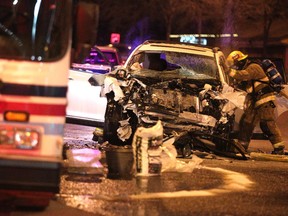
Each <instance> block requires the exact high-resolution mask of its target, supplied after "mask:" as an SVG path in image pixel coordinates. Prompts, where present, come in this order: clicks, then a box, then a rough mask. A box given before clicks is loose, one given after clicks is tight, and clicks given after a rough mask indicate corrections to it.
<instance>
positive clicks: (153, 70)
mask: <svg viewBox="0 0 288 216" xmlns="http://www.w3.org/2000/svg"><path fill="white" fill-rule="evenodd" d="M129 68H130V69H131V70H132V73H133V74H135V75H138V76H145V77H161V78H166V77H167V78H185V79H199V80H200V79H218V75H217V74H218V69H217V65H216V62H215V59H214V58H212V57H207V56H203V55H193V54H188V53H177V52H161V53H151V52H141V53H138V54H136V55H134V56H133V59H132V60H131V62H130V63H129Z"/></svg>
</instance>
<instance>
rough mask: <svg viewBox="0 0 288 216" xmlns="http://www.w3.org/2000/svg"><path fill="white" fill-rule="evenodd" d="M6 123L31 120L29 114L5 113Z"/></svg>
mask: <svg viewBox="0 0 288 216" xmlns="http://www.w3.org/2000/svg"><path fill="white" fill-rule="evenodd" d="M4 119H5V121H17V122H27V121H28V120H29V114H28V113H26V112H22V111H20V112H19V111H6V112H5V113H4Z"/></svg>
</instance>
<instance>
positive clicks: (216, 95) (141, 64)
mask: <svg viewBox="0 0 288 216" xmlns="http://www.w3.org/2000/svg"><path fill="white" fill-rule="evenodd" d="M225 70H227V67H226V64H225V56H224V55H223V53H222V52H221V51H220V49H219V48H207V47H203V46H196V45H191V44H183V43H181V44H180V43H167V42H162V41H146V42H144V43H143V44H141V45H140V46H138V47H137V48H136V49H135V50H134V51H133V52H132V53H131V55H130V56H129V58H128V59H127V61H126V63H125V65H124V66H123V67H121V68H118V69H117V70H115V71H113V72H111V73H109V74H108V75H106V77H105V80H104V82H103V83H102V85H103V92H102V93H103V95H105V96H106V97H107V108H106V113H105V122H104V134H103V139H104V141H108V142H109V143H111V144H113V145H131V144H132V140H133V134H134V133H135V130H136V129H137V127H139V126H144V127H149V126H152V125H154V124H156V122H157V121H158V120H161V122H162V125H163V128H164V140H165V139H166V138H167V139H168V138H171V137H173V139H174V145H175V146H176V149H177V151H178V154H179V155H180V156H183V157H188V156H189V155H190V154H191V150H193V149H198V148H200V149H204V150H209V151H214V152H216V153H217V152H218V153H225V154H226V153H227V152H229V149H231V146H233V147H234V149H235V148H236V149H237V150H238V152H240V153H243V154H242V156H243V157H245V156H244V151H243V152H242V150H243V149H241V147H239V146H237V144H236V143H235V142H233V140H232V139H230V134H231V131H232V129H233V125H234V117H235V115H234V111H235V108H236V107H237V103H239V104H242V102H243V101H242V102H241V100H243V99H244V97H245V96H243V95H242V92H239V93H237V92H235V91H234V89H233V88H231V87H230V86H229V82H231V81H230V80H229V77H228V76H227V75H226V73H225ZM90 81H91V82H92V79H91V80H90ZM95 82H97V77H96V76H94V77H93V83H94V84H95ZM98 84H99V83H98ZM232 93H233V94H235V95H234V96H233V97H232V99H234V101H235V103H232V102H231V100H227V99H226V97H225V94H232ZM230 98H231V97H230ZM235 145H236V146H235ZM227 154H228V153H227Z"/></svg>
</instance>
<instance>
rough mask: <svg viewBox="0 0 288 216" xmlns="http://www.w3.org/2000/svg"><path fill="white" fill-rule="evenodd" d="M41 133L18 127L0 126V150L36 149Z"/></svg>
mask: <svg viewBox="0 0 288 216" xmlns="http://www.w3.org/2000/svg"><path fill="white" fill-rule="evenodd" d="M40 137H41V133H40V131H39V130H37V129H31V128H26V127H21V126H20V127H19V126H10V125H4V126H0V148H5V149H29V150H32V149H37V147H38V146H39V145H40Z"/></svg>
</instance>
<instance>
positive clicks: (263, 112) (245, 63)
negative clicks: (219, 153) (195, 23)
mask: <svg viewBox="0 0 288 216" xmlns="http://www.w3.org/2000/svg"><path fill="white" fill-rule="evenodd" d="M227 64H228V66H230V70H229V71H228V73H229V76H230V77H232V78H233V79H235V80H236V81H237V82H238V83H240V84H241V85H242V86H245V91H246V92H247V93H248V94H247V98H246V102H245V108H244V114H243V115H242V117H241V120H240V124H239V133H238V143H239V144H241V145H242V146H243V147H244V148H245V149H246V150H247V149H248V146H249V143H250V140H251V137H252V134H253V130H254V128H255V126H256V124H258V123H260V128H261V130H262V131H263V133H264V134H265V135H266V136H267V138H268V139H269V140H270V142H271V143H272V145H273V148H274V150H273V151H272V154H284V148H285V144H284V142H283V139H282V136H281V132H280V130H279V128H278V126H277V125H276V121H275V116H274V109H275V106H276V105H275V99H276V96H275V93H274V91H273V90H271V88H270V87H269V85H268V84H267V83H265V81H267V82H268V81H269V79H268V77H267V76H266V74H265V71H264V70H263V69H262V67H261V66H260V65H259V64H257V63H256V62H252V61H251V60H249V59H248V55H246V54H243V53H242V52H240V51H233V52H231V53H230V54H229V56H228V57H227ZM257 80H258V81H257ZM263 81H264V82H263ZM243 84H245V85H243Z"/></svg>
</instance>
